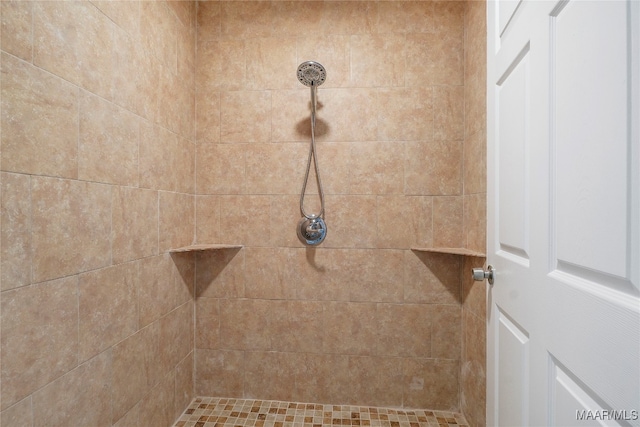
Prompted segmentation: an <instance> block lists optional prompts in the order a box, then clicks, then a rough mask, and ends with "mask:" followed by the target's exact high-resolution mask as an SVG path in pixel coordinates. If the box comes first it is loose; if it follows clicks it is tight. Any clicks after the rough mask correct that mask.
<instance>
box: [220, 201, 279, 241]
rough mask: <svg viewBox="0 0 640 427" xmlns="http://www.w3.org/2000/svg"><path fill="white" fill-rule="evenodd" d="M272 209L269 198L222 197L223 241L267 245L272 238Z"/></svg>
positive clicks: (221, 220) (221, 223) (221, 222)
mask: <svg viewBox="0 0 640 427" xmlns="http://www.w3.org/2000/svg"><path fill="white" fill-rule="evenodd" d="M270 209H271V200H270V197H269V196H254V195H247V196H221V197H220V231H221V233H220V234H221V236H220V237H221V240H222V241H223V242H225V243H229V244H235V245H240V244H242V245H246V246H264V245H266V244H267V243H268V242H269V241H270V238H271V230H270V229H269V218H270V215H271V213H270Z"/></svg>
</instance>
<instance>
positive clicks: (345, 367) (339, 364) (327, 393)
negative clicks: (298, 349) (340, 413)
mask: <svg viewBox="0 0 640 427" xmlns="http://www.w3.org/2000/svg"><path fill="white" fill-rule="evenodd" d="M293 369H294V371H295V373H296V384H295V387H296V392H295V395H296V396H298V399H299V400H301V401H303V402H340V403H342V402H345V403H346V402H347V399H346V397H348V396H349V384H350V383H351V381H352V380H351V378H350V377H349V374H348V373H349V356H346V355H338V354H323V353H317V352H316V353H300V354H299V355H298V363H296V365H295V366H294V367H293Z"/></svg>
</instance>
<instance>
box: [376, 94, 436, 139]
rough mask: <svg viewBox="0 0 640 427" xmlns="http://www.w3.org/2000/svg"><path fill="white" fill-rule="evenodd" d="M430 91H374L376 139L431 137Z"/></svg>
mask: <svg viewBox="0 0 640 427" xmlns="http://www.w3.org/2000/svg"><path fill="white" fill-rule="evenodd" d="M433 92H434V88H433V87H431V86H425V85H420V86H416V87H409V88H404V87H402V88H381V89H380V90H379V91H378V102H379V103H380V106H381V107H380V108H379V110H378V138H379V139H381V140H387V141H398V140H400V141H431V140H433V137H434V113H435V112H436V110H435V109H434V96H433Z"/></svg>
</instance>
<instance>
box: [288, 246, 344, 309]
mask: <svg viewBox="0 0 640 427" xmlns="http://www.w3.org/2000/svg"><path fill="white" fill-rule="evenodd" d="M348 254H349V251H348V250H342V249H327V248H311V247H308V248H304V249H302V248H301V249H291V253H290V258H289V260H290V264H289V265H290V266H289V272H290V274H291V279H290V280H291V281H292V282H293V283H294V285H295V287H296V296H297V298H298V299H302V300H323V301H326V300H333V301H337V300H340V301H347V300H348V299H349V289H348V288H347V287H346V286H345V285H344V283H345V280H344V276H345V272H347V273H346V274H348V272H349V270H347V268H348V267H349V266H350V265H352V264H351V263H350V260H349V257H348Z"/></svg>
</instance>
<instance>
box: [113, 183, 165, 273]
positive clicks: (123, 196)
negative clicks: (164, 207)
mask: <svg viewBox="0 0 640 427" xmlns="http://www.w3.org/2000/svg"><path fill="white" fill-rule="evenodd" d="M112 196H113V202H112V203H113V211H112V219H111V225H112V229H111V239H112V250H113V262H114V263H120V262H126V261H130V260H134V259H139V258H143V257H145V256H151V255H157V254H158V193H157V192H156V191H151V190H144V189H137V188H130V187H117V188H115V189H114V190H113V195H112Z"/></svg>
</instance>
